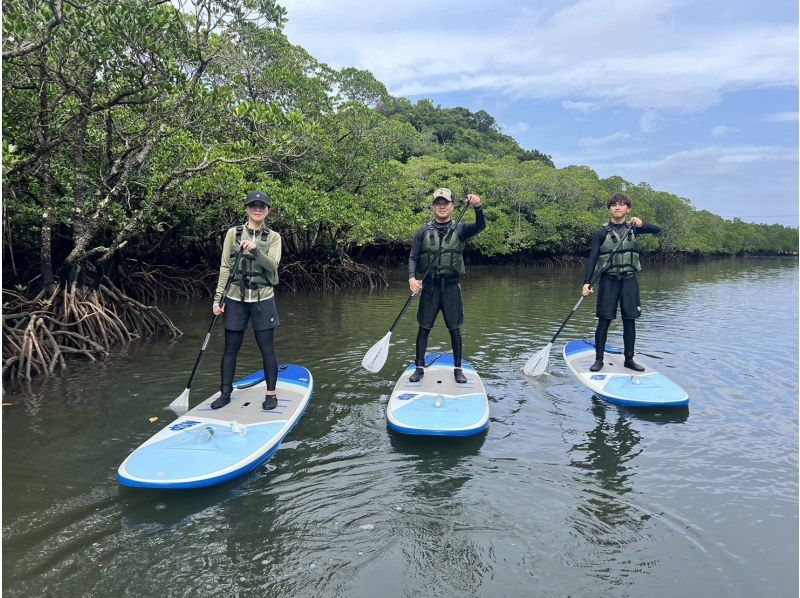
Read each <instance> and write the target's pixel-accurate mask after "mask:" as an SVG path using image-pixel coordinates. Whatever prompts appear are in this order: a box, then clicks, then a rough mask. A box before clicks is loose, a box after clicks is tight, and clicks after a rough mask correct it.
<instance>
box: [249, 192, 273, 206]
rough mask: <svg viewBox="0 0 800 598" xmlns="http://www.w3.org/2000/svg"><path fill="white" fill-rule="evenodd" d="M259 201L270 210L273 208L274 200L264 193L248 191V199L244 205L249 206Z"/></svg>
mask: <svg viewBox="0 0 800 598" xmlns="http://www.w3.org/2000/svg"><path fill="white" fill-rule="evenodd" d="M257 201H261V202H264V203H265V204H267V207H268V208H269V207H271V206H272V198H271V197H270V196H269V195H267V194H266V193H264V192H263V191H248V192H247V199H245V200H244V205H246V206H249V205H250V204H251V203H256V202H257Z"/></svg>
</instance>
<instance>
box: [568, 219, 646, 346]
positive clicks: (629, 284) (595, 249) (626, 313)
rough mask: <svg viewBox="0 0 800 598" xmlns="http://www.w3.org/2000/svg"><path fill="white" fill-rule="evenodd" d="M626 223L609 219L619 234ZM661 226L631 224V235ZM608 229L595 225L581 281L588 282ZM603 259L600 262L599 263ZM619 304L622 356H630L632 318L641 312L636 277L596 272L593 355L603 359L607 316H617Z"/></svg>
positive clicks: (608, 323)
mask: <svg viewBox="0 0 800 598" xmlns="http://www.w3.org/2000/svg"><path fill="white" fill-rule="evenodd" d="M627 226H628V224H627V223H626V222H623V223H622V224H614V223H612V227H613V229H614V231H615V232H616V233H617V235H619V237H620V238H621V237H622V235H624V234H625V231H626V228H627ZM660 232H661V228H660V227H658V226H656V225H655V224H643V225H642V226H641V227H639V228H636V227H634V228H633V233H634V234H635V235H637V236H638V235H643V234H652V235H655V234H658V233H660ZM608 234H609V233H608V230H607V229H606V227H605V226H603V227H600V228H598V229H597V230H596V231H595V233H594V235H592V240H591V244H590V251H589V264H588V266H587V267H586V274H585V275H584V277H583V283H584V284H589V283H590V282H591V280H592V276H593V275H594V270H595V268H596V267H597V262H598V261H599V260H598V258H599V257H600V247H601V246H602V245H603V242H604V241H605V240H606V235H608ZM603 263H604V262H601V266H602V265H603ZM618 304H619V306H620V312H621V315H622V338H623V341H624V344H625V358H626V359H633V354H634V348H635V345H636V318H638V317H639V316H640V315H641V313H642V305H641V299H640V296H639V279H638V278H637V276H636V273H635V272H629V273H627V274H623V275H619V276H614V275H608V274H605V273H603V274H601V275H600V283H599V286H598V289H597V329H596V330H595V333H594V342H595V351H596V358H597V359H598V360H601V361H602V359H603V353H604V349H605V345H606V338H607V336H608V327H609V325H610V324H611V320H614V319H615V318H616V317H617V305H618Z"/></svg>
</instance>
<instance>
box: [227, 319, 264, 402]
mask: <svg viewBox="0 0 800 598" xmlns="http://www.w3.org/2000/svg"><path fill="white" fill-rule="evenodd" d="M244 332H245V331H244V330H226V331H225V351H223V353H222V384H221V385H220V392H222V393H223V394H227V393H231V392H233V375H234V373H235V372H236V357H237V356H238V355H239V349H240V348H241V347H242V341H243V340H244ZM253 332H254V333H255V335H256V342H257V343H258V348H259V349H260V350H261V359H262V360H263V362H264V374H266V377H267V390H275V384H277V382H278V359H277V357H275V329H274V328H270V329H269V330H254V331H253Z"/></svg>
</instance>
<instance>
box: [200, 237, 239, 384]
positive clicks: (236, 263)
mask: <svg viewBox="0 0 800 598" xmlns="http://www.w3.org/2000/svg"><path fill="white" fill-rule="evenodd" d="M243 252H244V249H243V248H241V247H240V248H239V253H237V254H236V259H235V260H233V267H232V268H231V272H230V274H229V276H228V282H227V284H226V285H225V290H224V291H222V298H221V299H220V300H219V303H218V304H217V305H218V306H219V307H222V306H223V305H225V299H227V297H228V291H229V290H230V288H231V283H233V275H234V274H235V273H236V270H237V268H238V267H239V261H240V260H241V259H242V253H243ZM217 320H219V316H218V315H217V314H214V317H213V318H211V326H209V327H208V332H207V333H206V338H205V340H204V341H203V346H202V348H201V349H200V353H198V354H197V361H195V362H194V368H193V369H192V375H191V376H189V381H188V382H187V383H186V388H187V389H189V388H191V387H192V382H193V381H194V377H195V375H196V374H197V370H198V369H199V368H200V362H201V361H203V355H204V354H205V352H206V347H208V341H209V340H211V335H212V334H213V332H214V327H215V326H216V325H217Z"/></svg>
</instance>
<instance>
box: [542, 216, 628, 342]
mask: <svg viewBox="0 0 800 598" xmlns="http://www.w3.org/2000/svg"><path fill="white" fill-rule="evenodd" d="M632 230H633V226H631V225H630V224H629V225H628V228H627V229H625V234H624V235H622V238H621V239H620V240H619V243H617V244H616V246H615V247H614V249H613V250H612V251H611V253H609V254H608V257H607V258H606V261H605V262H603V265H602V267H600V268H598V269H597V270H596V271H595V273H594V274H593V275H592V279H591V280H590V281H589V288H592V287H593V286H594V283H595V282H597V279H598V278H600V275H601V274H602V273H603V272H605V271H606V270H607V269H608V266H609V264H610V263H611V258H613V257H614V254H615V253H617V252H618V251H619V248H620V247H622V243H623V242H624V241H625V239H627V238H628V235H629V234H631V231H632ZM583 300H584V296H583V295H582V294H581V298H580V299H578V302H577V303H576V304H575V307H573V308H572V311H571V312H569V313H568V314H567V317H566V318H565V319H564V321H563V322H561V326H559V327H558V330H557V331H556V333H555V334H554V335H553V338H551V339H550V344H551V345H552V344H553V343H554V342H556V339H557V338H558V335H559V334H561V331H562V330H563V329H564V326H566V325H567V322H569V319H570V318H571V317H572V314H574V313H575V312H576V311H577V310H578V307H580V304H581V303H582V302H583Z"/></svg>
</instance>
